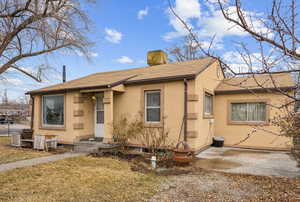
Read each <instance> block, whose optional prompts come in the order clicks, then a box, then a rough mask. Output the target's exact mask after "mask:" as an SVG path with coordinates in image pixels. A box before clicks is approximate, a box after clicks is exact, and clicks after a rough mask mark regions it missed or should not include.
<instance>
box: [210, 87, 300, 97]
mask: <svg viewBox="0 0 300 202" xmlns="http://www.w3.org/2000/svg"><path fill="white" fill-rule="evenodd" d="M295 89H296V86H285V87H278V88H253V89H236V90H215V95H226V94H241V93H265V92H279V90H281V91H292V90H295Z"/></svg>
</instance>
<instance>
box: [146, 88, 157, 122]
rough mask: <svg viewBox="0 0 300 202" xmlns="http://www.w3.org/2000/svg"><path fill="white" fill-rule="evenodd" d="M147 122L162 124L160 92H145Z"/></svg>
mask: <svg viewBox="0 0 300 202" xmlns="http://www.w3.org/2000/svg"><path fill="white" fill-rule="evenodd" d="M145 115H146V116H145V119H146V122H160V91H145Z"/></svg>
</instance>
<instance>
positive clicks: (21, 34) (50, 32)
mask: <svg viewBox="0 0 300 202" xmlns="http://www.w3.org/2000/svg"><path fill="white" fill-rule="evenodd" d="M88 25H89V20H88V17H87V16H86V15H85V13H84V12H83V11H82V10H81V9H80V1H79V0H1V1H0V75H1V74H3V73H4V72H6V71H7V70H8V69H15V70H17V71H19V72H21V73H22V74H25V75H27V76H29V77H31V78H33V79H34V80H36V81H41V77H42V75H43V73H42V72H43V70H44V69H43V68H45V66H43V65H42V64H41V65H42V66H41V68H38V70H37V72H34V73H33V72H30V71H28V69H26V68H24V67H23V66H22V64H21V62H22V61H23V60H25V59H26V58H30V57H34V56H40V55H45V54H49V53H52V52H54V51H56V50H59V49H68V50H79V51H81V52H83V53H86V47H87V46H88V45H89V44H90V43H89V42H88V40H87V39H86V37H85V33H86V31H87V30H88Z"/></svg>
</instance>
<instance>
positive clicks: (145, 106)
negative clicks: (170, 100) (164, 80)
mask: <svg viewBox="0 0 300 202" xmlns="http://www.w3.org/2000/svg"><path fill="white" fill-rule="evenodd" d="M156 92H159V98H160V104H159V107H155V106H150V107H149V106H147V94H148V93H156ZM147 109H159V112H160V114H159V116H160V117H159V121H147ZM144 114H145V116H144V121H145V123H149V124H153V123H160V122H161V90H145V91H144Z"/></svg>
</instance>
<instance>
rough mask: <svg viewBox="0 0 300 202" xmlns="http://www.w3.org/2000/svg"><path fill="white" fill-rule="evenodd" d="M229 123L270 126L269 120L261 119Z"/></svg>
mask: <svg viewBox="0 0 300 202" xmlns="http://www.w3.org/2000/svg"><path fill="white" fill-rule="evenodd" d="M227 124H228V125H249V126H255V125H256V126H268V125H270V123H269V122H266V121H265V122H261V121H257V122H254V121H253V122H251V121H240V122H239V121H230V122H228V123H227Z"/></svg>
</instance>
